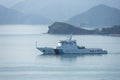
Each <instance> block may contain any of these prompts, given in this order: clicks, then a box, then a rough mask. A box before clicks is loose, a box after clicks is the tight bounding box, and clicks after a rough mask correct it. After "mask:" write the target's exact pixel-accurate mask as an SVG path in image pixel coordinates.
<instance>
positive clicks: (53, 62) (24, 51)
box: [0, 25, 120, 80]
mask: <svg viewBox="0 0 120 80" xmlns="http://www.w3.org/2000/svg"><path fill="white" fill-rule="evenodd" d="M47 31H48V27H47V26H44V25H41V26H31V25H6V26H0V80H120V37H114V36H102V35H73V39H75V40H77V44H78V45H82V46H85V47H87V48H102V49H105V50H107V51H108V54H106V55H81V56H42V55H41V54H42V53H41V52H40V51H39V50H37V49H36V46H37V47H42V46H43V47H45V46H49V47H55V46H56V44H57V42H59V40H64V39H67V38H69V35H50V34H44V33H46V32H47ZM36 42H37V45H36Z"/></svg>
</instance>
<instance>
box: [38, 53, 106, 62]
mask: <svg viewBox="0 0 120 80" xmlns="http://www.w3.org/2000/svg"><path fill="white" fill-rule="evenodd" d="M104 55H107V54H78V55H65V54H64V55H44V54H41V55H38V56H37V58H38V59H39V58H43V59H46V58H49V59H50V58H51V59H52V58H56V59H59V60H60V61H62V62H74V61H76V60H77V59H78V58H85V57H96V56H97V57H98V56H100V57H101V56H104Z"/></svg>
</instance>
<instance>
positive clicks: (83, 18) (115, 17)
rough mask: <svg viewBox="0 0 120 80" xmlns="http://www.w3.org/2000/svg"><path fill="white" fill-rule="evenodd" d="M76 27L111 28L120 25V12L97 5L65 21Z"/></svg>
mask: <svg viewBox="0 0 120 80" xmlns="http://www.w3.org/2000/svg"><path fill="white" fill-rule="evenodd" d="M67 22H68V23H70V24H73V25H78V26H90V27H91V26H93V27H95V26H98V27H100V26H113V25H119V24H120V10H119V9H116V8H112V7H109V6H106V5H98V6H95V7H93V8H90V9H89V10H87V11H85V12H83V13H81V14H79V15H76V16H73V17H71V18H70V19H68V21H67Z"/></svg>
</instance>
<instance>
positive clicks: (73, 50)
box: [36, 35, 108, 55]
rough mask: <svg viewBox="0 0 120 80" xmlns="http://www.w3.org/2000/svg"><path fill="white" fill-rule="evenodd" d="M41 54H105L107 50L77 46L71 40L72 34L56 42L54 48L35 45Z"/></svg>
mask: <svg viewBox="0 0 120 80" xmlns="http://www.w3.org/2000/svg"><path fill="white" fill-rule="evenodd" d="M36 48H37V49H38V50H40V51H41V52H42V53H43V55H86V54H92V55H93V54H107V53H108V52H107V51H106V50H103V49H99V48H86V47H84V46H78V45H77V43H76V40H72V35H71V36H70V38H69V39H68V40H61V41H60V42H58V44H57V46H56V48H52V47H37V45H36Z"/></svg>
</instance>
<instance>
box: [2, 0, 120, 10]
mask: <svg viewBox="0 0 120 80" xmlns="http://www.w3.org/2000/svg"><path fill="white" fill-rule="evenodd" d="M20 1H24V0H0V4H2V5H5V6H7V7H11V6H13V5H14V4H16V3H18V2H20ZM27 1H29V0H27ZM33 1H36V0H33ZM37 1H38V0H37ZM39 1H40V0H39ZM42 1H48V0H42ZM51 1H52V0H51ZM54 1H57V0H54ZM62 1H63V2H64V1H70V3H71V2H72V1H73V2H78V1H79V3H80V4H81V5H83V4H85V5H88V3H89V2H93V3H94V4H106V5H109V6H112V7H116V8H119V9H120V0H62Z"/></svg>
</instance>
